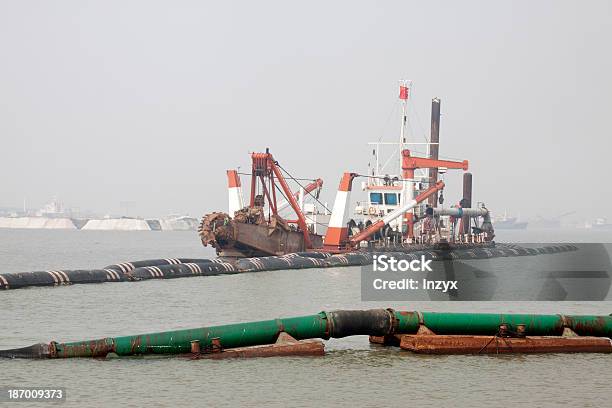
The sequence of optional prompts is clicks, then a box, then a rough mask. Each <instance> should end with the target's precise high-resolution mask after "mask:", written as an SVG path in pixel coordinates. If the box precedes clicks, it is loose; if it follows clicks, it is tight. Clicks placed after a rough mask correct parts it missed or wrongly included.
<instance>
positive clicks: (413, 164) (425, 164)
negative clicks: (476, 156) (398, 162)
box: [402, 150, 468, 171]
mask: <svg viewBox="0 0 612 408" xmlns="http://www.w3.org/2000/svg"><path fill="white" fill-rule="evenodd" d="M402 155H403V160H402V169H403V170H414V169H431V168H438V167H446V168H447V169H462V170H464V171H467V169H468V161H467V160H463V161H452V160H438V159H429V158H425V157H414V156H411V155H410V150H404V151H403V152H402Z"/></svg>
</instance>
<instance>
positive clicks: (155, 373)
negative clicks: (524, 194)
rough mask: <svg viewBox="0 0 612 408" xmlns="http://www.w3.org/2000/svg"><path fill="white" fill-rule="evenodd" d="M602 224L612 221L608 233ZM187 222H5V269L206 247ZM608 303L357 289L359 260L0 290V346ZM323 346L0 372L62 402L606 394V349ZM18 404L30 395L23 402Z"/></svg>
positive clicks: (326, 401)
mask: <svg viewBox="0 0 612 408" xmlns="http://www.w3.org/2000/svg"><path fill="white" fill-rule="evenodd" d="M601 234H603V235H600V236H597V237H595V238H594V237H593V236H592V235H590V234H588V233H587V232H577V231H565V232H550V231H543V232H542V231H541V232H535V233H534V232H526V231H523V232H521V231H508V232H507V233H503V232H501V231H500V233H499V234H498V235H499V238H500V240H504V241H515V242H518V241H523V242H534V240H536V239H541V240H543V241H552V240H555V239H551V237H556V238H558V240H560V241H563V240H575V241H582V242H595V241H602V242H611V241H612V240H611V239H610V238H612V237H609V236H608V235H610V232H607V233H601ZM606 234H607V235H606ZM211 256H213V254H212V252H211V251H209V250H206V249H204V248H202V247H201V246H200V244H199V241H198V239H197V237H196V236H195V233H193V232H106V231H99V232H98V231H24V230H0V272H20V271H29V270H46V269H54V268H64V269H70V268H94V267H102V266H105V265H107V264H111V263H115V262H118V261H130V260H139V259H151V258H165V257H172V258H176V257H211ZM375 307H395V308H398V309H405V310H428V311H472V312H532V313H574V314H609V313H611V312H612V302H595V303H586V302H580V303H575V302H564V303H553V302H521V303H519V302H511V303H508V302H505V303H501V302H454V303H451V302H413V303H395V304H387V303H385V304H381V303H376V302H361V300H360V280H359V268H356V267H355V268H332V269H309V270H293V271H271V272H260V273H249V274H243V275H227V276H215V277H196V278H187V279H175V280H163V281H153V280H152V281H145V282H138V283H105V284H94V285H75V286H72V287H57V288H29V289H19V290H15V291H4V292H0V348H13V347H21V346H25V345H30V344H33V343H38V342H48V341H49V340H57V341H70V340H82V339H88V338H99V337H105V336H114V335H125V334H137V333H142V332H149V331H158V330H171V329H178V328H188V327H198V326H206V325H213V324H224V323H232V322H241V321H251V320H261V319H270V318H274V317H284V316H297V315H302V314H312V313H316V312H318V311H320V310H327V309H339V308H347V309H348V308H375ZM326 349H327V355H326V356H325V357H315V358H268V359H247V360H221V361H207V360H198V361H188V360H182V359H178V358H149V359H141V358H129V359H109V360H89V359H73V360H50V361H28V360H0V386H3V385H4V386H47V387H66V389H67V395H68V398H67V403H66V404H64V405H63V406H70V407H72V406H75V407H82V406H92V407H98V406H128V407H132V406H133V407H137V406H144V405H147V406H192V405H193V406H196V405H197V406H233V407H235V406H282V407H285V406H313V405H318V406H413V405H415V406H439V405H444V406H484V405H487V406H489V405H491V404H494V405H500V404H501V405H504V406H505V405H515V404H516V405H523V406H557V405H561V404H563V405H567V404H570V405H574V406H610V400H612V391H611V388H610V384H611V383H612V356H609V355H599V354H591V355H589V354H582V355H580V354H575V355H569V354H565V355H563V354H558V355H557V354H555V355H523V356H521V355H516V356H417V355H413V354H410V353H407V352H402V351H399V350H398V349H394V348H383V347H379V346H372V345H370V344H369V343H368V340H367V337H365V336H364V337H353V338H346V339H336V340H330V341H328V342H326ZM19 406H26V405H25V404H23V403H22V404H20V405H19Z"/></svg>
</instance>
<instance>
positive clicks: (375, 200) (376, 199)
mask: <svg viewBox="0 0 612 408" xmlns="http://www.w3.org/2000/svg"><path fill="white" fill-rule="evenodd" d="M370 203H372V204H382V203H383V195H382V193H370Z"/></svg>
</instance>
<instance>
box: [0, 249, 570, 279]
mask: <svg viewBox="0 0 612 408" xmlns="http://www.w3.org/2000/svg"><path fill="white" fill-rule="evenodd" d="M577 250H578V248H577V247H576V246H574V245H570V244H558V245H549V246H544V247H539V248H524V247H521V246H518V245H511V244H496V245H494V244H492V243H482V244H455V245H453V246H438V247H432V246H430V245H412V246H410V247H404V246H387V247H386V248H384V250H378V251H377V250H369V251H366V250H361V251H355V252H347V253H339V254H332V253H328V252H298V253H290V254H286V255H281V256H267V257H253V258H236V259H224V258H217V259H193V258H170V259H153V260H145V261H132V262H123V263H118V264H114V265H108V266H106V267H104V268H100V269H91V270H85V269H80V270H48V271H36V272H21V273H3V274H0V290H2V289H4V290H8V289H19V288H26V287H32V286H63V285H74V284H87V283H104V282H137V281H143V280H150V279H176V278H187V277H195V276H216V275H228V274H237V273H247V272H263V271H272V270H285V269H286V270H291V269H309V268H333V267H344V266H361V265H369V264H371V263H372V259H373V256H374V255H377V254H382V253H384V254H386V255H389V256H393V257H395V258H396V259H398V260H402V259H405V260H408V261H412V260H416V259H419V258H421V257H425V259H431V260H434V261H445V260H450V261H452V260H461V259H466V260H475V259H491V258H501V257H517V256H521V257H522V256H537V255H546V254H560V253H564V252H571V251H577Z"/></svg>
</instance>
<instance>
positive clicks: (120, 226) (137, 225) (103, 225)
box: [81, 218, 151, 231]
mask: <svg viewBox="0 0 612 408" xmlns="http://www.w3.org/2000/svg"><path fill="white" fill-rule="evenodd" d="M81 229H83V230H105V231H151V227H150V226H149V223H148V222H147V221H146V220H143V219H141V218H104V219H101V220H89V221H87V223H85V225H84V226H83V228H81Z"/></svg>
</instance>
